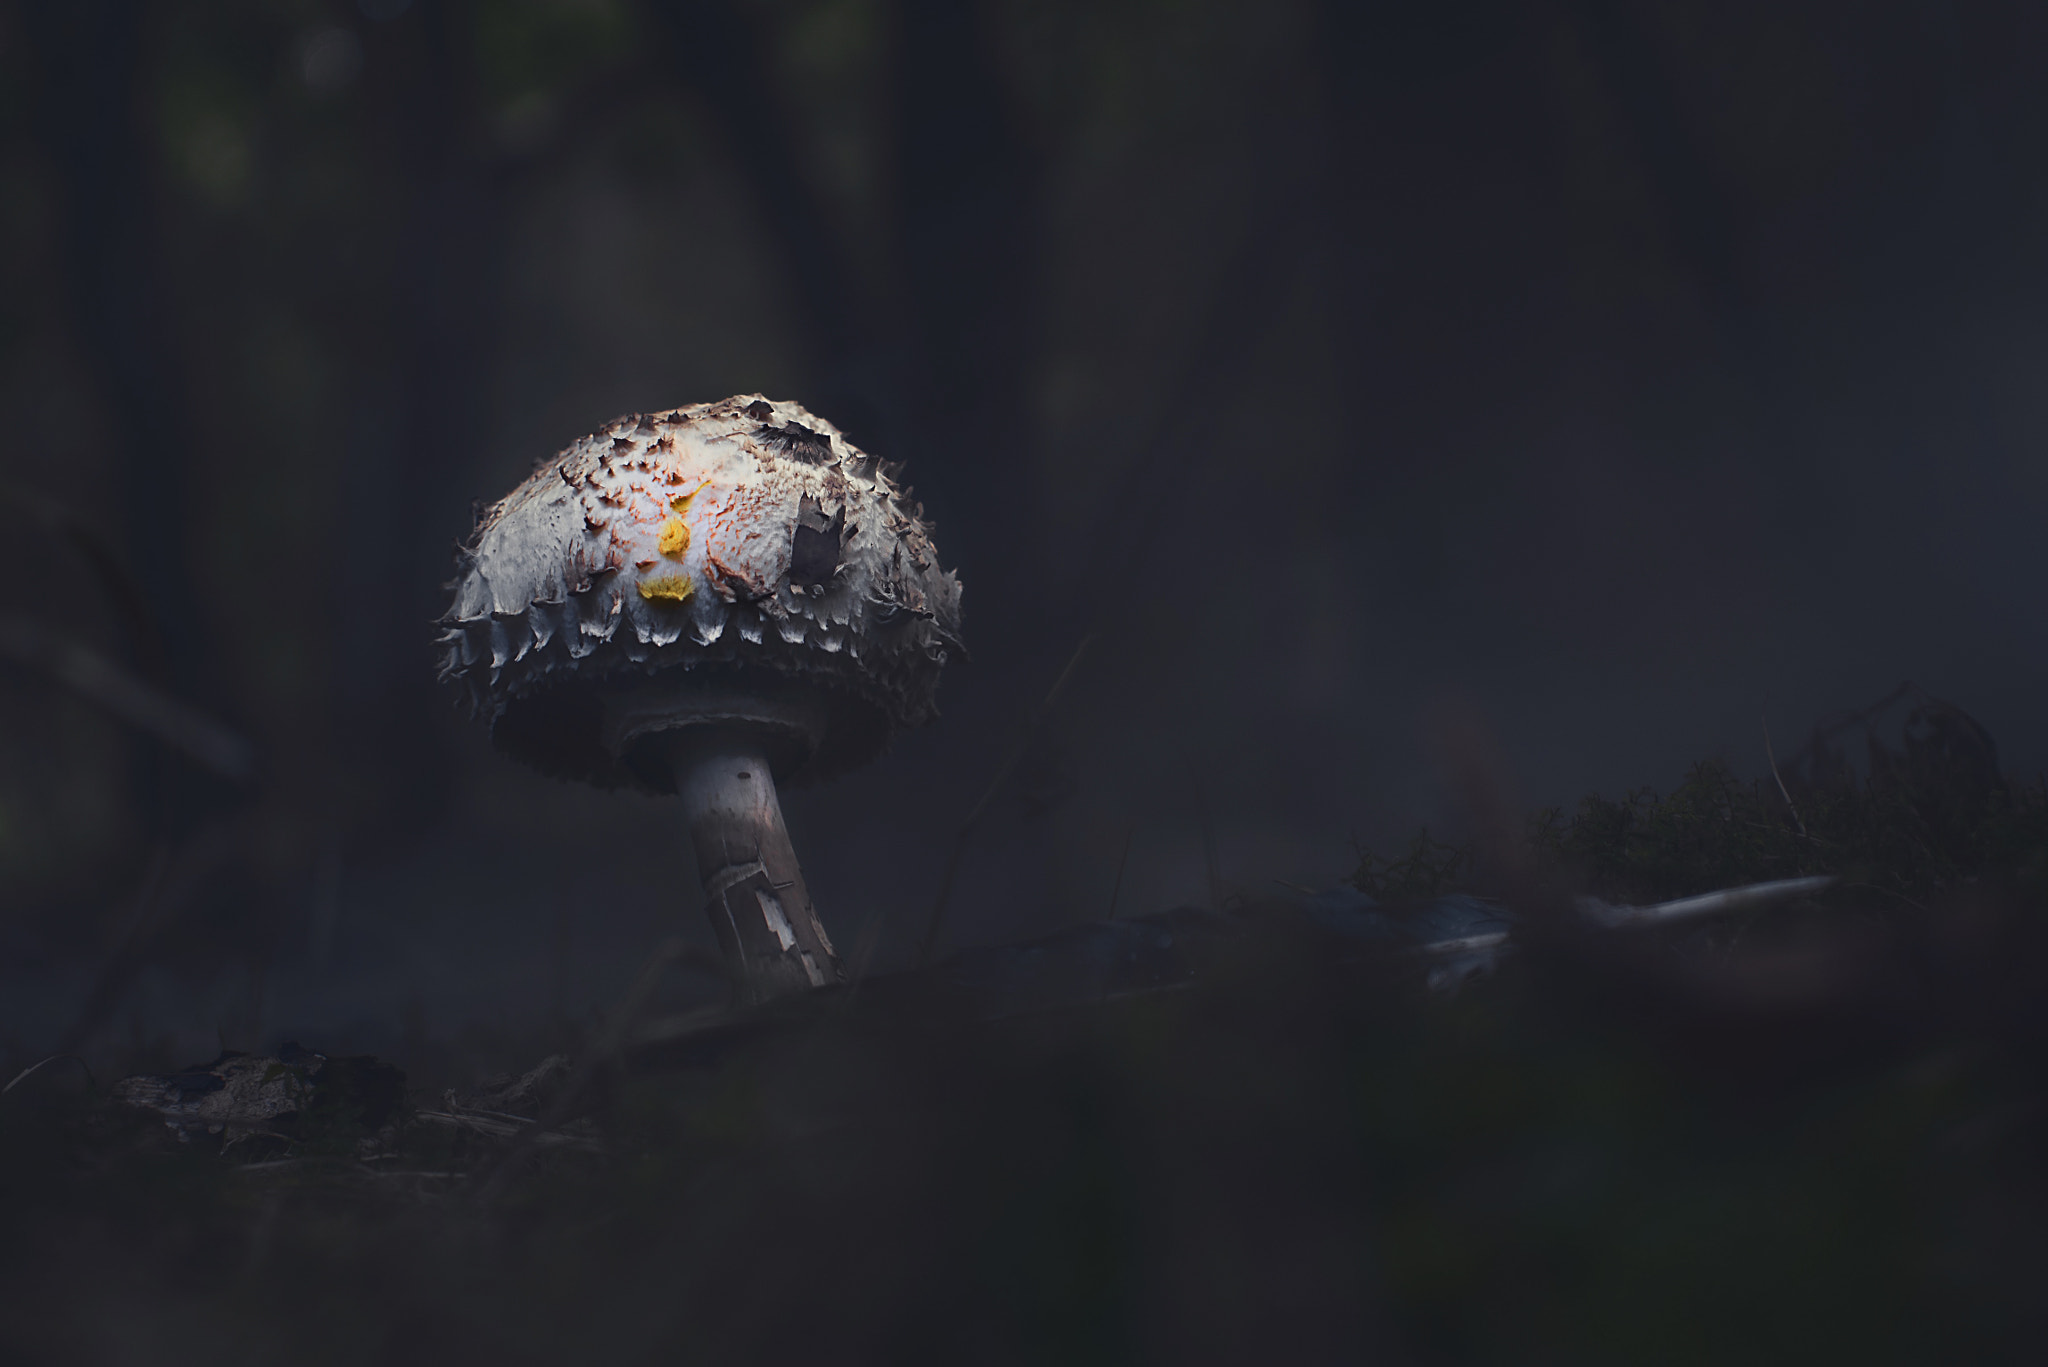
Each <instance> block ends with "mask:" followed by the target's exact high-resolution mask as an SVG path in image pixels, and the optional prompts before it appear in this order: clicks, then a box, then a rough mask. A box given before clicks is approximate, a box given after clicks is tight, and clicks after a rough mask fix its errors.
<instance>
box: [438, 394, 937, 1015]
mask: <svg viewBox="0 0 2048 1367" xmlns="http://www.w3.org/2000/svg"><path fill="white" fill-rule="evenodd" d="M922 514H923V509H922V508H921V507H918V506H916V505H913V504H911V503H910V501H909V497H908V491H907V490H904V489H903V488H901V487H900V486H899V485H898V484H896V483H895V481H894V479H893V478H892V476H891V473H890V472H889V471H888V470H887V469H885V468H884V467H883V466H882V464H881V463H880V462H878V461H876V460H875V459H874V458H872V457H870V456H868V455H866V454H864V453H863V452H861V451H860V450H859V449H858V448H856V447H855V446H853V445H852V444H851V443H850V442H848V441H847V440H846V438H845V437H843V436H841V435H840V433H839V432H838V430H837V429H835V428H834V427H833V426H832V425H831V424H830V423H827V422H825V421H823V420H822V419H819V418H816V417H814V416H812V415H811V414H810V413H807V412H805V411H804V409H802V408H801V407H799V406H798V405H796V404H793V403H771V402H770V401H768V400H766V399H764V398H761V397H760V396H759V395H752V394H748V395H740V396H738V397H736V398H731V399H726V400H724V401H722V402H719V403H710V404H699V405H697V406H696V407H693V408H684V409H676V410H672V411H670V412H666V413H655V414H635V415H632V416H629V417H625V418H620V419H618V420H617V421H616V422H613V423H611V424H609V425H608V426H606V427H605V428H603V429H601V430H600V431H598V432H595V433H593V434H592V435H590V436H588V437H584V438H583V439H581V440H580V441H577V442H574V443H572V444H571V445H570V446H569V447H568V448H567V449H566V450H564V451H562V452H561V453H560V454H558V455H556V456H554V457H553V458H551V459H549V460H546V461H543V462H542V463H541V464H540V465H539V466H538V467H537V468H536V469H535V471H534V473H533V475H532V477H531V478H529V479H528V480H527V481H526V482H525V483H524V484H521V485H520V486H519V487H518V488H517V489H514V490H513V491H512V492H511V493H510V494H508V495H507V496H506V497H505V498H503V499H501V500H500V501H499V502H498V503H497V504H495V505H494V506H492V507H491V508H490V509H489V510H488V512H487V513H486V514H485V516H484V518H483V520H482V521H481V523H480V524H479V525H478V527H477V530H476V533H475V535H474V536H473V537H472V538H471V539H470V541H469V542H468V543H467V544H466V545H465V546H463V548H462V549H461V551H460V564H459V574H458V577H457V578H456V580H455V582H454V584H453V585H451V587H452V588H453V589H454V590H455V601H454V604H453V605H452V606H451V607H450V609H449V610H448V613H447V614H446V615H445V616H444V617H443V618H442V619H441V621H442V625H443V627H444V628H445V630H444V631H443V633H442V636H441V643H442V646H443V647H444V651H445V653H444V655H443V657H442V669H441V673H442V677H443V678H446V679H451V680H453V681H454V682H456V683H457V684H458V685H459V686H461V687H462V688H463V689H464V690H465V692H466V694H467V696H468V698H469V701H470V704H471V707H472V709H473V710H474V711H475V712H476V714H477V715H478V716H479V717H481V718H483V719H484V720H486V721H488V722H489V723H490V727H491V736H492V739H493V740H494V741H495V742H496V743H497V745H498V746H499V748H501V749H503V750H505V751H506V752H508V753H510V754H512V755H515V756H517V757H518V758H520V759H522V760H525V761H526V762H528V763H530V764H533V765H534V766H536V767H537V768H539V769H541V770H543V771H544V772H547V773H551V774H556V775H559V776H562V777H566V778H576V779H582V780H584V781H586V782H590V783H595V784H599V785H601V786H605V787H618V786H633V787H639V788H643V789H646V790H650V791H655V792H672V793H677V794H679V795H680V796H681V797H682V798H683V800H684V803H685V806H686V810H687V813H688V819H689V824H690V832H691V840H692V844H693V846H694V847H695V850H696V855H697V864H698V872H699V875H700V876H701V877H702V879H703V882H704V890H705V895H706V899H707V904H706V910H707V912H708V913H709V914H710V916H711V920H712V925H713V928H714V930H715V932H716V933H717V935H718V938H719V942H720V944H721V945H722V946H723V947H724V949H725V951H726V953H727V954H728V956H730V957H731V958H733V959H734V960H735V961H736V962H737V963H738V964H739V966H740V967H741V969H742V971H743V973H744V976H745V979H746V981H747V983H748V984H749V990H750V991H751V993H752V994H753V995H754V996H755V997H756V998H764V997H768V996H773V995H776V994H778V993H780V992H784V991H790V990H796V989H800V988H804V987H816V986H822V985H824V984H827V983H831V982H835V981H837V980H838V979H839V977H840V974H841V970H840V966H839V963H838V958H837V956H836V955H835V954H834V952H833V950H832V946H831V942H830V940H828V939H827V938H826V936H825V932H824V928H823V926H821V925H820V924H819V922H818V919H817V915H816V912H815V911H814V910H813V908H812V906H811V900H810V896H809V893H808V891H807V889H806V888H805V885H804V880H803V875H802V873H801V871H800V870H799V869H798V867H797V862H796V856H795V853H794V851H793V850H792V849H791V848H790V844H789V836H788V833H787V831H786V830H785V829H784V826H783V821H782V810H781V804H780V801H779V799H778V797H777V795H776V784H777V782H779V781H782V782H786V781H789V780H792V779H794V780H798V781H803V780H808V779H815V778H820V777H825V776H828V775H831V774H834V773H839V772H843V771H845V770H847V769H850V768H853V767H855V766H857V765H860V764H863V763H865V762H867V761H868V760H869V759H871V758H873V757H874V756H875V755H876V754H878V753H879V752H880V751H881V750H882V749H883V748H884V747H885V746H886V745H887V744H888V742H889V739H890V737H891V736H892V735H894V734H895V732H896V731H898V730H899V729H901V728H904V727H909V726H916V725H920V724H922V723H924V722H927V721H929V720H931V719H932V718H933V716H935V715H936V708H935V706H934V702H933V698H934V695H935V693H936V691H937V688H938V681H939V673H940V670H941V669H942V668H943V666H944V665H945V662H946V659H947V657H948V656H949V654H951V653H952V652H954V651H956V650H958V649H959V640H960V581H959V579H958V578H957V577H956V576H955V575H954V574H953V573H952V572H951V571H950V570H946V569H942V568H941V567H940V565H939V561H938V552H937V550H936V549H935V548H934V547H933V545H932V541H931V528H930V526H929V525H928V524H927V523H926V522H925V521H924V519H923V516H922Z"/></svg>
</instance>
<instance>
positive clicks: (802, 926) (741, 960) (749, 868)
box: [657, 726, 845, 1002]
mask: <svg viewBox="0 0 2048 1367" xmlns="http://www.w3.org/2000/svg"><path fill="white" fill-rule="evenodd" d="M657 739H658V745H659V747H660V750H661V751H662V753H663V755H664V757H665V758H666V759H667V761H668V764H669V770H670V772H671V773H672V774H673V775H674V776H675V783H676V792H677V793H678V794H679V795H680V796H681V797H682V800H683V807H684V812H685V814H686V818H687V820H688V821H689V823H690V844H691V846H692V847H693V848H694V849H695V851H696V854H697V874H698V877H699V878H701V879H702V880H703V883H704V911H705V914H706V915H708V916H709V917H710V918H711V929H712V931H713V933H715V934H716V935H717V936H718V944H719V948H720V949H722V950H724V951H725V957H726V959H727V961H728V962H729V963H731V964H732V965H733V966H734V967H735V968H736V969H737V970H738V971H739V975H740V977H741V980H742V982H743V983H744V990H745V992H746V994H747V996H748V998H749V999H751V1000H753V1001H756V1002H760V1001H766V1000H768V999H770V998H772V997H780V996H783V995H784V994H786V993H790V992H802V991H807V990H809V989H811V988H814V987H826V986H829V985H831V984H834V983H839V982H843V981H844V980H845V973H844V971H843V970H842V969H841V968H840V965H839V956H838V954H837V953H836V952H835V951H834V950H833V948H832V941H831V940H830V939H828V938H826V935H825V927H824V926H823V925H822V924H820V923H819V921H818V913H817V909H816V908H815V907H813V906H812V905H811V894H810V889H809V888H808V887H806V886H805V884H804V874H803V870H802V868H800V867H799V866H798V864H797V862H796V850H795V849H794V848H793V847H792V846H791V845H790V843H789V828H788V827H787V826H785V825H784V824H783V821H782V802H781V799H780V798H779V797H778V796H777V795H776V792H775V777H774V774H773V772H772V771H771V770H770V768H769V763H768V755H767V747H766V745H765V743H764V741H763V740H762V738H761V737H760V736H759V735H757V734H755V733H754V732H752V731H751V730H750V729H749V728H747V727H744V726H692V727H686V728H683V729H681V730H677V731H672V732H667V733H665V734H663V735H662V736H660V737H659V738H657Z"/></svg>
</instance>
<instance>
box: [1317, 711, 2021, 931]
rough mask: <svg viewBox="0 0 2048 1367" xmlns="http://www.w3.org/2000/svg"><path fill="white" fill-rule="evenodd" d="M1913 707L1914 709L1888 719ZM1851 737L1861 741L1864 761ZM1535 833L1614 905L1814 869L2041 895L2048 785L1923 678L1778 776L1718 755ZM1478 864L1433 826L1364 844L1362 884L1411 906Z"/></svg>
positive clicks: (1536, 820) (1931, 890) (1914, 889)
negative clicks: (1393, 851)
mask: <svg viewBox="0 0 2048 1367" xmlns="http://www.w3.org/2000/svg"><path fill="white" fill-rule="evenodd" d="M1902 704H1904V705H1905V707H1904V709H1903V710H1904V716H1903V720H1902V721H1900V722H1898V723H1897V724H1893V725H1887V724H1886V723H1887V719H1888V716H1889V715H1891V714H1895V713H1897V712H1899V711H1900V710H1902V709H1901V705H1902ZM1845 737H1848V738H1853V739H1860V740H1861V741H1862V743H1863V748H1864V750H1865V756H1866V759H1865V762H1864V764H1863V765H1862V766H1861V767H1860V768H1859V767H1857V766H1855V765H1852V764H1851V763H1850V762H1849V760H1848V758H1847V755H1846V754H1845V750H1844V740H1845ZM1528 844H1529V847H1530V848H1531V849H1532V850H1533V851H1534V852H1536V853H1538V854H1539V855H1542V856H1547V857H1549V858H1552V859H1554V860H1556V861H1558V862H1559V863H1562V864H1563V865H1564V866H1565V867H1566V868H1568V869H1569V870H1571V871H1572V872H1573V873H1574V874H1575V875H1577V877H1578V878H1579V879H1580V880H1581V881H1582V882H1583V884H1584V886H1585V888H1586V890H1587V891H1589V892H1591V893H1593V894H1595V895H1596V896H1600V897H1603V898H1606V899H1608V900H1610V901H1616V902H1655V901H1660V900H1663V899H1666V898H1673V897H1684V896H1688V895H1690V894H1693V893H1698V892H1705V891H1708V890H1711V889H1714V888H1723V887H1732V886H1736V885H1738V884H1742V883H1754V882H1762V881H1764V880H1766V879H1773V878H1797V877H1802V876H1805V875H1809V874H1834V875H1836V876H1838V877H1839V878H1841V879H1842V882H1843V884H1844V885H1845V890H1846V891H1850V892H1864V893H1868V892H1872V891H1874V892H1877V893H1879V894H1881V895H1883V896H1884V897H1886V898H1889V899H1894V900H1899V901H1904V902H1909V903H1913V904H1916V905H1920V904H1925V903H1927V902H1929V901H1930V900H1937V899H1940V898H1942V897H1943V896H1945V895H1948V894H1950V893H1953V892H1955V891H1957V890H1959V889H1962V888H1966V887H1970V886H1976V885H1983V884H1991V885H1996V886H1999V887H2001V888H2006V889H2010V890H2013V891H2017V892H2023V893H2030V894H2038V893H2039V892H2041V891H2044V890H2048V787H2044V784H2043V782H2042V781H2041V780H2040V779H2039V778H2035V779H2031V780H2029V779H2025V778H2020V777H2016V776H2009V775H2003V774H2001V773H2000V772H1999V768H1998V760H1997V749H1996V746H1995V745H1994V744H1993V742H1992V740H1991V738H1990V736H1989V735H1988V733H1986V732H1985V730H1984V728H1983V727H1982V726H1980V725H1978V723H1977V722H1976V721H1975V720H1974V719H1972V718H1971V717H1970V716H1969V715H1968V714H1967V713H1965V712H1963V711H1962V709H1960V708H1958V707H1955V706H1953V705H1952V704H1949V703H1945V702H1942V701H1941V700H1939V699H1936V698H1932V697H1929V696H1927V695H1926V694H1924V693H1922V692H1920V691H1919V690H1917V689H1915V688H1913V687H1912V686H1911V685H1910V684H1909V685H1906V686H1904V687H1902V688H1901V689H1899V690H1898V691H1896V692H1894V693H1893V694H1891V695H1890V696H1889V697H1888V698H1886V699H1884V700H1882V701H1880V702H1879V703H1877V704H1875V705H1873V706H1872V707H1869V708H1864V709H1861V710H1858V711H1854V712H1849V713H1845V714H1843V715H1842V716H1841V717H1839V718H1836V719H1833V720H1830V721H1827V722H1823V723H1822V724H1821V725H1819V726H1817V727H1815V728H1814V732H1813V735H1812V738H1811V739H1810V740H1809V741H1808V742H1807V744H1806V745H1805V746H1804V747H1802V748H1801V749H1800V750H1799V751H1798V752H1797V753H1796V754H1794V755H1793V756H1792V757H1791V758H1790V759H1789V760H1787V761H1786V762H1785V763H1784V764H1783V765H1780V766H1776V767H1775V769H1774V772H1773V773H1772V774H1771V775H1769V776H1767V777H1761V778H1756V779H1743V778H1740V777H1738V776H1737V775H1736V774H1735V772H1734V771H1733V769H1731V768H1730V767H1729V765H1728V764H1727V763H1725V762H1723V761H1719V760H1705V761H1702V762H1700V763H1698V764H1695V765H1694V766H1693V767H1692V769H1691V771H1690V772H1688V773H1687V774H1686V776H1685V778H1684V780H1683V781H1682V782H1681V783H1679V785H1678V786H1677V787H1676V788H1674V789H1672V790H1671V791H1669V792H1667V793H1659V792H1657V791H1656V790H1654V789H1650V788H1638V789H1633V790H1631V791H1630V792H1629V793H1628V794H1627V795H1626V796H1624V797H1620V798H1607V797H1601V796H1599V795H1597V794H1595V795H1592V796H1589V797H1586V798H1583V799H1581V800H1580V802H1579V804H1578V806H1577V808H1576V810H1574V811H1572V812H1571V813H1569V814H1567V813H1566V812H1565V811H1564V809H1562V808H1560V807H1550V808H1545V809H1543V810H1541V811H1539V812H1537V813H1536V814H1535V816H1534V817H1533V818H1531V820H1530V823H1529V830H1528ZM1478 872H1479V866H1478V863H1477V861H1476V860H1475V858H1474V857H1473V854H1472V852H1471V851H1469V850H1466V849H1464V848H1462V847H1459V846H1456V845H1450V844H1445V843H1443V842H1441V841H1438V840H1436V839H1434V838H1432V837H1431V836H1430V834H1429V832H1428V830H1427V829H1425V830H1423V831H1422V832H1421V833H1420V834H1418V835H1417V836H1416V838H1415V839H1414V841H1412V842H1411V843H1410V845H1409V846H1408V848H1407V849H1406V850H1405V851H1404V852H1401V853H1399V854H1397V855H1394V856H1392V857H1388V858H1382V857H1377V856H1374V855H1372V854H1369V853H1368V854H1365V855H1364V856H1363V857H1362V858H1361V860H1360V863H1359V867H1358V869H1357V871H1356V872H1354V873H1353V874H1352V875H1351V879H1350V881H1351V882H1352V883H1353V884H1354V885H1356V886H1357V887H1358V888H1359V889H1361V890H1362V891H1364V892H1367V893H1369V894H1371V895H1372V896H1374V897H1377V898H1380V899H1381V900H1383V901H1388V902H1396V903H1398V902H1401V901H1404V900H1407V901H1415V900H1426V899H1427V898H1430V897H1434V896H1438V895H1440V894H1442V893H1444V892H1448V891H1453V890H1455V889H1457V888H1459V887H1461V886H1464V885H1466V884H1467V883H1469V882H1470V881H1471V880H1472V879H1473V878H1474V876H1475V875H1476V874H1477V873H1478Z"/></svg>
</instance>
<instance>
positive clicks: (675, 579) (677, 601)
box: [640, 574, 697, 608]
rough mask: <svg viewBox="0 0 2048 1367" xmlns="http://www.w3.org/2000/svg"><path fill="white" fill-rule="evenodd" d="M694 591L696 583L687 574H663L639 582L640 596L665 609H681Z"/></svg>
mask: <svg viewBox="0 0 2048 1367" xmlns="http://www.w3.org/2000/svg"><path fill="white" fill-rule="evenodd" d="M696 591H697V584H696V581H695V580H693V579H691V578H690V576H689V575H687V574H663V575H657V576H655V577H654V578H652V579H642V580H641V581H640V596H641V597H642V598H645V599H646V600H647V601H648V602H650V603H660V604H662V605H663V606H665V607H672V608H674V607H681V606H682V605H683V604H684V603H687V602H689V601H690V595H691V594H693V593H695V592H696Z"/></svg>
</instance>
